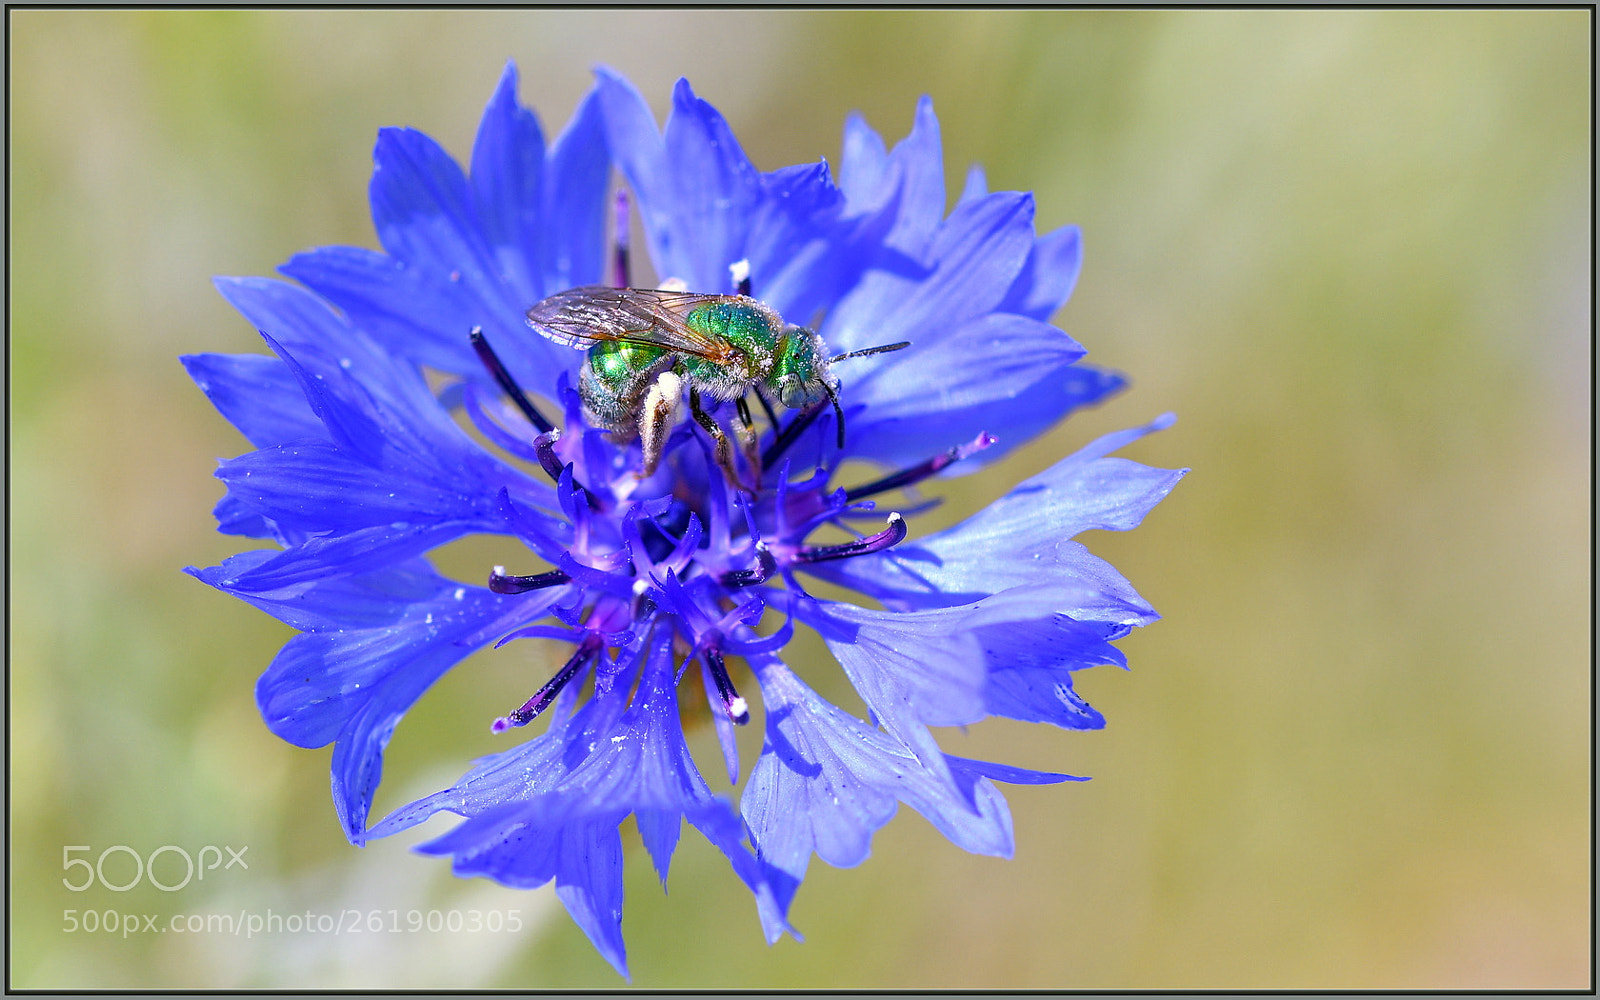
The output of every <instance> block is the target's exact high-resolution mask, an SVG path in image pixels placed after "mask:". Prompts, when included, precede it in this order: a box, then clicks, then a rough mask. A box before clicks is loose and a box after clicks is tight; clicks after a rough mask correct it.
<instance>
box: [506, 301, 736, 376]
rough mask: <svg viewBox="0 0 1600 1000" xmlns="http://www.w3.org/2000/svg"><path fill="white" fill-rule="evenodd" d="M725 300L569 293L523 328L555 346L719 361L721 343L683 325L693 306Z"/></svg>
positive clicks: (534, 311)
mask: <svg viewBox="0 0 1600 1000" xmlns="http://www.w3.org/2000/svg"><path fill="white" fill-rule="evenodd" d="M724 298H726V296H722V295H708V294H702V293H697V292H667V291H662V290H660V289H656V288H610V287H607V286H605V285H585V286H583V287H582V288H569V289H567V290H566V291H564V292H557V293H556V294H554V295H552V296H550V297H549V298H547V299H545V300H544V301H543V302H540V303H538V304H537V305H535V306H534V307H533V308H531V309H529V310H528V323H529V324H530V325H531V326H532V327H533V328H534V329H535V330H538V331H539V332H540V333H542V334H544V335H545V336H546V337H549V338H550V339H551V340H553V341H555V342H556V343H558V344H564V345H566V346H568V347H577V348H586V347H588V346H589V345H591V344H596V343H600V342H603V341H609V340H625V341H628V342H630V343H635V344H651V345H654V346H656V347H664V348H666V349H667V350H669V351H673V352H674V353H677V354H689V355H694V356H696V357H702V358H713V359H716V358H721V357H724V356H725V355H726V354H727V353H728V351H729V350H730V346H731V345H729V344H728V343H727V341H725V340H722V339H720V338H716V337H710V336H707V335H706V334H704V333H701V332H699V331H698V330H695V329H693V328H692V327H690V326H689V325H688V324H687V323H685V322H684V317H685V316H687V315H688V314H689V313H690V312H692V311H693V310H694V309H695V308H696V307H697V306H701V305H705V304H707V303H712V302H717V301H720V300H722V299H724Z"/></svg>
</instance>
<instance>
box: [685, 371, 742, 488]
mask: <svg viewBox="0 0 1600 1000" xmlns="http://www.w3.org/2000/svg"><path fill="white" fill-rule="evenodd" d="M689 412H690V413H693V414H694V419H695V422H696V423H698V424H699V425H700V426H701V427H704V428H705V429H706V433H707V434H710V435H711V440H712V441H713V442H715V444H716V452H715V454H716V460H717V466H718V467H719V468H720V469H722V472H723V474H724V475H726V476H727V477H728V482H729V483H730V484H732V485H734V486H738V485H739V474H738V472H736V471H735V470H734V468H733V448H732V447H730V446H729V444H728V436H727V435H726V434H724V433H722V428H721V427H718V426H717V422H716V421H715V420H712V419H711V414H709V413H707V412H706V411H705V410H703V409H701V408H700V393H699V391H697V390H696V389H695V388H694V387H693V386H691V387H690V388H689Z"/></svg>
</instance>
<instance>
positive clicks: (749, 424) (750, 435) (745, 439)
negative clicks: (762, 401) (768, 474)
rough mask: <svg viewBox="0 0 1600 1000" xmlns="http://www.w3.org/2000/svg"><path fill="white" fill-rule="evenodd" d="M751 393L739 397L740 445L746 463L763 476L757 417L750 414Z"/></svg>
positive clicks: (758, 475)
mask: <svg viewBox="0 0 1600 1000" xmlns="http://www.w3.org/2000/svg"><path fill="white" fill-rule="evenodd" d="M749 395H750V394H749V393H746V394H745V395H743V396H740V397H739V400H738V404H737V405H738V410H739V446H740V448H741V449H742V450H743V451H744V460H745V464H747V465H749V466H750V468H751V469H752V470H754V471H755V474H756V478H757V479H758V480H759V479H760V478H761V449H760V448H758V447H757V444H758V443H759V442H758V441H757V440H756V427H755V423H756V422H755V419H754V418H753V417H751V416H750V399H749Z"/></svg>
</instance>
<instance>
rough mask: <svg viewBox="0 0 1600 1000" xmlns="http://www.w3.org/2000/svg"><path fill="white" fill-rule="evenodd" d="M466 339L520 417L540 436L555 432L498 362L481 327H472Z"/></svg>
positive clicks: (498, 359) (553, 426)
mask: <svg viewBox="0 0 1600 1000" xmlns="http://www.w3.org/2000/svg"><path fill="white" fill-rule="evenodd" d="M468 339H470V340H471V341H472V349H473V350H474V351H476V352H477V354H478V360H479V361H481V362H483V367H485V368H487V369H488V370H489V374H490V375H493V376H494V380H495V381H496V382H497V383H499V385H500V388H501V389H504V390H505V393H506V395H508V396H510V397H511V401H512V402H513V403H516V404H517V409H519V410H521V411H522V415H523V416H525V417H527V418H528V423H530V424H532V425H533V426H535V427H537V428H539V432H540V433H541V434H548V433H550V432H551V431H553V430H555V429H556V425H555V424H552V423H551V422H550V421H548V420H546V419H545V418H544V414H542V413H540V412H539V411H538V410H537V409H535V408H534V405H533V403H532V402H531V401H529V399H528V396H527V394H526V393H524V392H523V391H522V387H521V386H519V385H517V380H516V379H514V378H512V377H511V373H510V372H508V371H506V366H505V365H504V364H503V363H502V362H501V361H500V357H499V355H497V354H495V353H494V348H492V347H490V346H489V342H488V341H487V340H485V339H484V337H483V327H481V326H475V327H473V328H472V332H471V333H470V334H468Z"/></svg>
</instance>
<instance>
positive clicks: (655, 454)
mask: <svg viewBox="0 0 1600 1000" xmlns="http://www.w3.org/2000/svg"><path fill="white" fill-rule="evenodd" d="M681 399H683V379H682V378H680V377H679V376H678V374H677V373H676V372H674V371H673V370H672V369H670V368H669V369H667V370H666V371H664V372H662V373H661V374H660V375H657V376H656V380H655V382H653V383H651V385H650V389H649V391H648V392H646V393H645V394H644V405H643V406H642V407H640V409H639V447H640V449H641V450H642V451H643V452H644V467H643V468H642V469H640V470H639V478H640V479H643V478H644V477H646V476H649V475H651V474H652V473H654V472H655V471H656V466H657V465H659V464H661V451H662V449H664V448H665V447H666V446H667V430H668V429H669V428H670V427H671V426H672V415H673V414H674V413H676V412H677V410H678V401H679V400H681Z"/></svg>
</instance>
